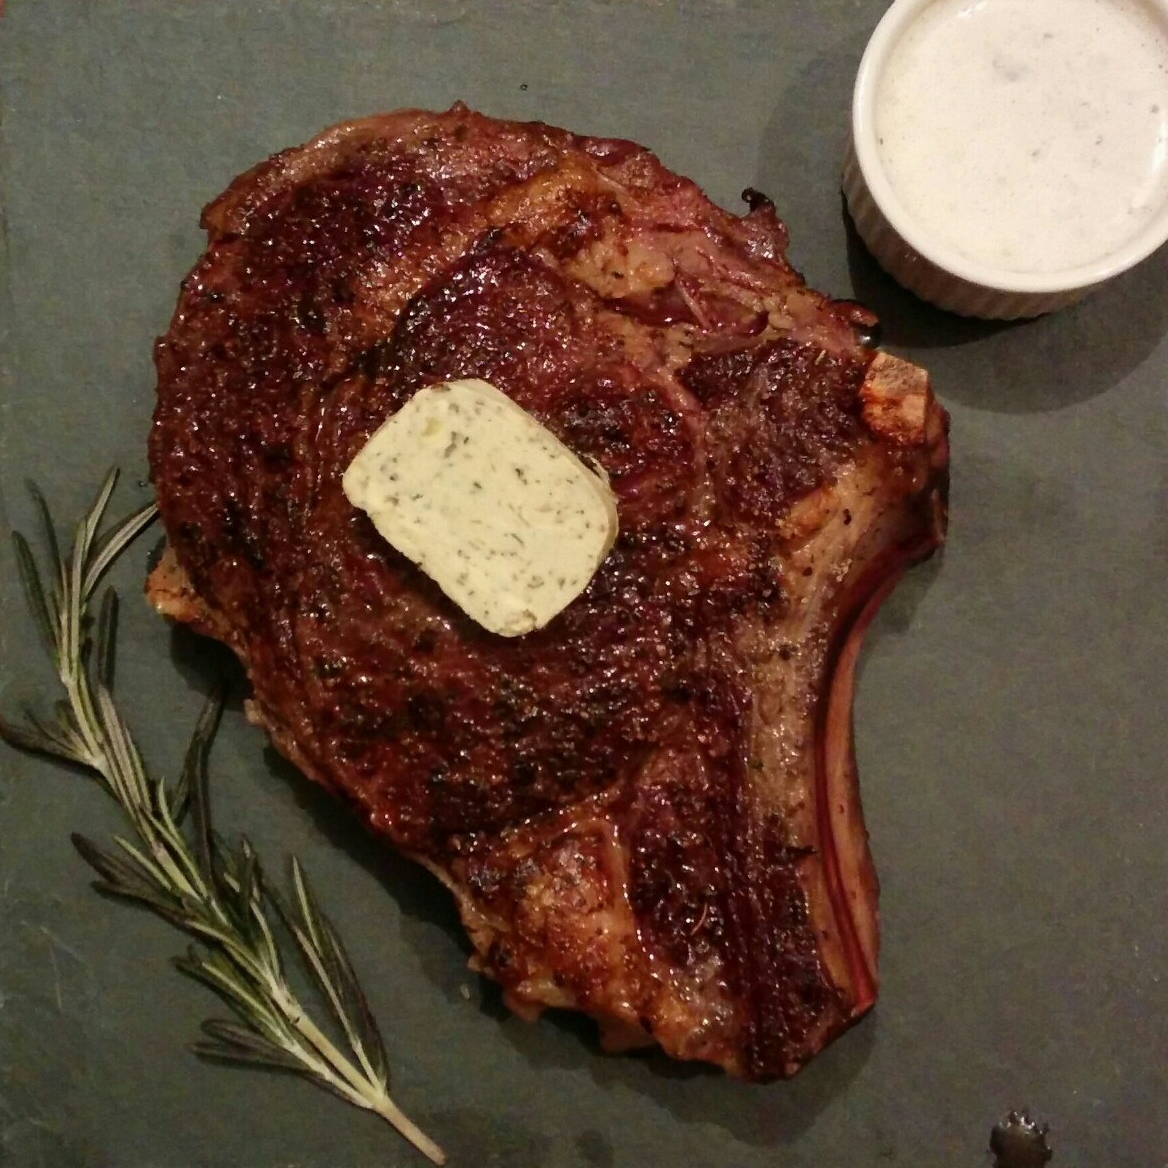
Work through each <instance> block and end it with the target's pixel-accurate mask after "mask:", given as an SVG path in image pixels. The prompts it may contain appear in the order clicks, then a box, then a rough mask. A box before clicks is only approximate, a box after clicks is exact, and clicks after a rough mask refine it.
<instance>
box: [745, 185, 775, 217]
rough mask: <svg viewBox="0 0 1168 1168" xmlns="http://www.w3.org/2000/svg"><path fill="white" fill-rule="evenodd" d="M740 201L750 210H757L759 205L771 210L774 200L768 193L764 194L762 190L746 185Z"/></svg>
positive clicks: (773, 206)
mask: <svg viewBox="0 0 1168 1168" xmlns="http://www.w3.org/2000/svg"><path fill="white" fill-rule="evenodd" d="M742 201H743V202H744V203H745V204H746V205H747V206H748V207H749V208H750V209H751V210H752V211H757V210H758V209H759V207H769V208H770V209H771V210H772V211H773V210H774V209H775V203H774V200H773V199H772V198H771V197H770V196H769V195H764V194H763V193H762V191H758V190H755V188H754V187H747V188H746V190H744V191H743V192H742Z"/></svg>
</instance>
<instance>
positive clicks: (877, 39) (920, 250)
mask: <svg viewBox="0 0 1168 1168" xmlns="http://www.w3.org/2000/svg"><path fill="white" fill-rule="evenodd" d="M935 2H936V0H895V3H893V5H892V6H891V7H890V8H889V9H888V11H887V12H886V13H885V14H884V16H883V18H882V19H881V21H880V23H879V24H878V25H877V26H876V31H875V32H874V33H873V34H872V39H871V40H870V41H869V42H868V47H867V49H866V50H865V52H864V56H863V59H862V60H861V62H860V71H859V73H858V74H857V75H856V87H855V92H854V95H853V98H852V134H851V139H850V141H849V146H848V152H847V158H846V160H845V162H844V170H843V190H844V195H845V196H846V198H847V201H848V210H849V211H850V212H851V215H852V219H853V220H854V222H855V224H856V230H857V231H858V232H859V235H860V238H861V239H862V240H863V241H864V243H865V245H866V246H867V248H868V250H869V251H870V252H871V253H872V255H873V256H874V257H875V258H876V261H877V262H878V263H879V264H880V266H881V267H882V268H883V269H884V270H885V271H886V272H888V274H889V275H890V276H892V278H893V279H894V280H896V281H897V282H898V283H899V284H903V285H904V287H906V288H908V289H909V290H910V291H912V292H915V293H916V294H917V295H918V296H920V297H921V299H923V300H928V301H930V302H931V303H933V304H936V305H938V306H939V307H941V308H945V309H948V310H949V311H950V312H956V313H960V314H961V315H962V316H977V317H984V318H988V319H997V320H1015V319H1018V318H1020V317H1029V316H1041V315H1042V314H1043V313H1046V312H1052V311H1053V310H1054V309H1056V308H1062V307H1063V306H1064V305H1067V304H1073V303H1074V302H1075V301H1076V300H1079V299H1081V298H1082V297H1083V296H1085V295H1086V294H1087V293H1088V292H1090V291H1091V290H1092V289H1094V288H1096V287H1098V286H1099V285H1100V284H1102V283H1104V282H1106V281H1107V280H1110V279H1111V278H1112V277H1114V276H1118V275H1119V274H1120V273H1121V272H1125V271H1127V270H1128V269H1129V268H1131V267H1134V266H1135V265H1136V264H1137V263H1139V262H1140V261H1141V260H1142V259H1145V258H1146V257H1147V256H1149V255H1150V254H1151V253H1152V252H1153V251H1155V250H1156V249H1157V248H1158V247H1159V246H1160V245H1161V244H1162V243H1164V242H1165V240H1168V203H1166V204H1165V206H1164V207H1162V208H1161V210H1160V212H1159V213H1158V214H1157V215H1155V216H1154V217H1153V218H1152V219H1151V220H1150V221H1149V222H1148V223H1147V224H1146V225H1145V226H1144V228H1143V229H1142V230H1141V231H1140V232H1139V233H1138V234H1137V235H1135V236H1134V237H1133V238H1131V239H1130V240H1128V241H1127V242H1126V243H1125V244H1124V245H1123V246H1122V247H1119V248H1117V249H1116V250H1115V251H1113V252H1112V253H1110V254H1109V255H1107V256H1105V257H1104V258H1103V259H1101V260H1097V261H1095V262H1094V263H1090V264H1084V265H1081V266H1079V267H1074V268H1068V269H1066V270H1065V271H1061V272H1044V273H1034V274H1029V273H1018V272H1009V271H1003V270H1000V269H996V268H993V267H990V266H988V265H985V264H979V263H977V262H976V261H973V260H970V259H968V258H966V257H965V256H963V255H961V254H960V253H958V252H956V251H954V250H953V249H951V248H949V247H947V246H946V244H945V243H944V242H943V241H940V242H939V241H938V240H937V239H936V238H934V237H933V236H930V235H929V234H928V233H927V232H925V231H924V230H923V229H922V228H921V226H920V224H919V223H918V222H917V221H916V220H915V219H914V218H913V216H912V215H910V214H909V213H908V212H907V211H906V210H905V208H904V205H903V203H902V202H901V201H900V200H899V199H898V198H897V196H896V193H895V191H894V190H893V189H892V186H891V184H890V182H889V180H888V177H887V174H886V172H885V169H884V165H883V162H882V160H881V157H880V148H879V145H878V143H877V140H876V128H875V122H876V118H875V106H876V95H877V91H878V90H879V86H880V81H881V79H882V78H883V76H884V70H885V67H886V66H887V64H888V59H889V57H890V55H891V53H892V50H893V49H894V48H895V47H896V45H897V43H898V42H899V40H900V38H901V36H902V35H903V34H904V32H905V30H906V29H907V28H908V26H909V25H910V24H911V23H912V22H913V21H914V20H916V19H917V17H918V16H920V14H921V13H922V12H923V11H924V9H926V8H927V7H929V5H930V4H933V3H935ZM1144 3H1145V4H1146V5H1147V6H1148V7H1149V9H1151V10H1152V11H1154V12H1155V13H1156V14H1157V15H1159V16H1160V17H1161V18H1162V19H1164V21H1165V23H1166V24H1168V0H1144Z"/></svg>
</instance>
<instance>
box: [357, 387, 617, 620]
mask: <svg viewBox="0 0 1168 1168" xmlns="http://www.w3.org/2000/svg"><path fill="white" fill-rule="evenodd" d="M343 485H344V490H345V495H346V496H347V497H348V499H349V501H350V502H351V503H352V504H353V505H354V506H355V507H359V508H360V509H361V510H362V511H364V512H365V513H366V514H368V516H369V518H370V519H372V520H373V524H374V526H375V527H376V528H377V530H378V531H379V532H380V533H381V535H382V537H383V538H384V539H386V540H387V541H388V542H389V543H390V544H392V545H393V546H394V547H395V548H397V550H398V551H399V552H401V553H402V555H404V556H406V557H407V558H408V559H410V560H412V561H413V562H414V563H415V564H417V565H418V567H419V568H421V569H422V571H423V572H425V573H426V575H427V576H429V577H430V578H431V579H432V580H433V581H434V582H435V583H436V584H437V585H438V587H439V588H441V589H442V591H443V592H445V593H446V595H447V596H449V597H450V599H451V600H453V601H454V603H455V604H457V605H458V607H459V608H461V609H462V610H463V612H465V613H466V614H467V615H468V616H470V617H471V618H473V619H474V620H476V621H477V622H478V623H479V624H480V625H482V626H483V627H484V628H486V629H489V630H490V631H491V632H493V633H500V634H502V635H503V636H505V637H515V636H519V635H520V634H522V633H528V632H531V630H532V629H538V628H542V627H543V626H544V625H546V624H547V623H548V621H550V620H551V619H552V618H553V617H554V616H556V614H557V613H559V612H562V611H563V609H564V608H566V607H567V606H568V605H569V604H570V603H571V602H572V601H573V600H574V599H575V598H576V597H577V596H579V595H580V593H581V592H583V591H584V589H585V588H586V587H587V586H588V582H589V580H591V579H592V576H593V574H594V573H595V571H596V569H597V568H598V567H599V566H600V564H601V562H602V561H603V560H604V557H605V556H606V555H608V552H609V549H610V548H611V547H612V544H613V541H614V540H615V539H616V533H617V513H616V501H615V499H614V497H613V493H612V491H611V489H610V488H609V486H608V483H607V482H605V481H604V479H603V478H601V477H600V476H599V475H597V474H595V473H594V472H593V471H591V470H590V469H589V468H588V467H587V466H585V465H584V463H583V462H581V461H580V459H579V458H577V457H576V455H575V454H573V453H572V451H570V450H569V449H568V448H567V447H566V446H565V445H564V444H563V443H562V442H560V440H559V439H558V438H557V437H556V436H555V435H554V434H552V433H551V432H550V431H549V430H547V429H546V428H545V427H543V426H542V425H541V424H540V423H539V422H537V421H536V420H535V418H533V417H532V416H531V415H530V414H528V413H527V412H526V411H525V410H523V409H521V408H520V407H519V406H517V405H516V404H515V403H514V402H513V401H512V400H511V399H510V398H509V397H507V395H506V394H504V393H502V392H500V391H499V390H497V389H496V388H495V387H494V386H493V385H491V384H490V383H489V382H486V381H479V380H466V381H448V382H445V383H443V384H441V385H431V386H429V387H427V388H426V389H422V390H419V391H418V392H417V393H416V394H415V395H414V396H413V397H412V398H411V399H410V400H409V401H408V402H407V403H406V404H405V405H404V406H403V407H402V408H401V409H400V410H399V411H398V412H397V413H396V414H394V416H393V417H392V418H390V419H389V420H388V421H387V422H386V423H385V424H384V425H382V426H381V427H380V429H378V430H377V431H376V432H375V433H374V434H373V436H372V437H371V438H370V439H369V441H368V442H367V443H366V444H365V446H364V447H363V448H362V449H361V451H360V453H359V454H358V455H357V457H356V458H354V459H353V461H352V462H351V463H350V464H349V468H348V470H346V471H345V477H344V480H343Z"/></svg>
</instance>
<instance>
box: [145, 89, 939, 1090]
mask: <svg viewBox="0 0 1168 1168" xmlns="http://www.w3.org/2000/svg"><path fill="white" fill-rule="evenodd" d="M746 198H747V200H748V202H749V203H750V210H749V213H748V214H746V215H744V216H742V217H736V216H734V215H730V214H728V213H726V212H724V211H722V210H720V209H719V208H718V207H715V206H714V205H713V204H711V203H710V202H709V200H707V199H706V198H705V196H703V195H702V193H701V192H700V191H699V190H698V188H697V187H696V186H695V185H694V184H693V183H691V182H689V181H688V180H686V179H683V178H679V177H678V176H677V175H674V174H672V173H670V172H669V171H668V170H666V169H665V168H664V167H662V165H661V164H660V163H659V162H658V161H657V160H656V158H654V157H653V155H652V154H650V153H649V152H648V151H646V150H644V149H642V148H641V147H639V146H636V145H634V144H632V143H630V142H624V141H614V140H607V139H599V138H587V137H578V136H576V135H573V134H570V133H567V132H566V131H563V130H558V129H554V128H551V127H548V126H544V125H539V124H520V123H515V122H504V121H497V120H493V119H491V118H487V117H483V116H480V115H478V114H475V113H472V112H470V111H468V110H467V109H465V108H464V107H462V106H460V105H459V106H455V107H454V108H452V109H451V110H449V111H447V112H446V113H441V114H435V113H427V112H419V111H406V112H400V113H394V114H388V115H385V116H381V117H372V118H367V119H364V120H361V121H357V122H351V123H348V124H346V125H342V126H338V127H336V128H334V129H332V130H329V131H327V132H326V133H324V134H322V135H321V136H320V137H318V138H316V139H315V140H314V141H312V142H310V143H308V144H307V145H306V146H303V147H301V148H299V149H294V150H287V151H285V152H284V153H282V154H278V155H276V156H275V157H273V158H271V159H269V160H268V161H266V162H264V163H262V164H261V165H259V166H257V167H256V168H255V169H254V170H252V171H249V172H248V173H247V174H245V175H243V176H242V177H241V178H239V179H237V180H236V181H235V182H234V183H232V185H231V187H230V188H229V189H228V190H227V191H226V193H225V194H223V195H222V196H220V197H219V198H218V199H217V200H215V202H213V203H212V204H211V205H210V206H209V207H208V208H207V209H206V211H205V212H204V215H203V224H204V226H205V227H206V229H207V232H208V235H209V244H208V247H207V251H206V253H205V254H204V255H203V257H202V259H201V260H200V261H199V263H198V264H197V265H196V267H195V268H194V270H193V271H192V272H191V274H190V275H189V276H188V277H187V278H186V280H185V281H184V282H183V285H182V293H181V296H180V298H179V302H178V307H177V310H176V312H175V315H174V319H173V322H172V324H171V327H170V331H169V332H168V333H167V335H166V336H165V337H164V338H162V339H161V340H160V341H159V342H158V346H157V352H156V361H157V367H158V404H157V412H156V414H155V420H154V427H153V432H152V434H151V438H150V461H151V469H152V474H153V480H154V485H155V488H156V490H157V494H158V502H159V505H160V507H161V510H162V517H163V520H164V523H165V527H166V532H167V536H168V540H169V550H168V552H167V553H166V555H165V557H164V559H163V561H162V563H161V564H160V566H159V567H158V568H157V569H156V570H155V572H154V574H153V575H152V577H151V579H150V582H149V586H148V589H149V593H150V597H151V600H152V601H153V603H154V604H155V605H156V607H157V608H158V609H160V610H161V611H162V612H164V613H167V614H168V615H170V616H173V617H175V618H177V619H178V620H181V621H185V622H188V623H190V624H191V625H193V626H194V627H195V628H197V629H199V630H201V631H202V632H205V633H207V634H210V635H211V636H213V637H217V638H219V639H220V640H222V641H224V642H226V644H228V645H229V646H231V648H232V649H233V650H234V651H235V652H236V654H238V656H239V658H240V660H241V661H242V662H243V664H244V666H245V667H246V669H247V673H248V676H249V678H250V681H251V684H252V686H253V689H254V699H253V702H252V704H251V710H252V714H253V717H254V719H255V720H256V721H257V722H259V723H260V724H261V725H262V726H264V727H265V728H266V729H267V731H268V733H269V734H270V735H271V737H272V740H273V741H274V743H275V744H276V746H277V747H278V748H279V750H280V751H281V752H282V753H284V754H285V755H287V757H288V758H290V759H292V760H293V761H294V762H295V763H297V764H298V765H299V766H300V767H301V768H303V770H304V771H305V772H306V773H307V774H308V775H310V776H311V777H312V778H314V779H315V780H317V781H319V782H321V783H323V784H325V785H326V786H328V787H329V788H331V789H333V790H334V791H336V792H338V793H339V794H340V795H342V796H343V797H344V798H345V799H346V800H348V801H349V803H350V804H351V805H352V806H353V807H354V808H355V809H356V810H357V811H358V812H359V814H360V815H361V816H362V817H363V818H364V819H365V820H367V821H368V822H369V823H370V824H371V825H372V826H373V827H374V828H375V829H376V830H377V831H379V832H383V833H384V834H385V835H386V836H387V837H388V838H389V839H390V840H391V841H392V842H393V843H394V844H395V845H396V846H397V847H398V848H400V849H401V850H402V851H404V852H405V853H407V854H408V855H410V856H412V857H414V858H416V859H417V860H419V861H420V862H421V863H423V864H425V865H426V866H427V867H428V868H430V869H431V870H432V871H434V872H435V873H437V874H438V876H439V877H440V878H441V879H442V880H443V881H444V882H445V883H446V884H447V885H448V886H449V888H450V889H451V891H452V892H453V893H454V895H455V897H456V898H457V900H458V905H459V908H460V911H461V913H462V918H463V921H464V922H465V924H466V927H467V930H468V931H469V934H470V937H471V940H472V942H473V944H474V947H475V950H476V952H477V956H476V958H475V963H476V965H477V967H478V968H480V969H481V970H483V971H484V972H485V973H487V974H489V975H490V976H491V977H493V978H495V979H496V980H497V981H499V982H500V983H501V984H502V986H503V987H504V989H505V992H506V998H507V1001H508V1003H509V1004H510V1005H511V1006H512V1008H513V1009H515V1010H516V1011H517V1012H518V1013H520V1014H526V1015H533V1014H535V1013H537V1012H538V1011H539V1010H540V1008H542V1007H544V1006H567V1007H575V1008H578V1009H581V1010H585V1011H587V1012H588V1013H590V1014H592V1015H594V1016H595V1017H596V1018H598V1019H599V1020H600V1022H601V1024H602V1028H603V1033H604V1037H605V1039H606V1042H607V1043H608V1044H609V1045H610V1046H628V1045H635V1044H636V1043H638V1042H640V1043H642V1044H643V1043H647V1042H652V1041H655V1042H657V1043H660V1045H661V1046H662V1047H663V1048H664V1049H665V1050H666V1051H667V1052H668V1053H669V1054H671V1055H674V1056H676V1057H678V1058H685V1059H704V1060H708V1061H710V1062H713V1063H718V1064H720V1065H721V1066H723V1067H725V1068H726V1069H727V1070H728V1071H730V1072H732V1073H734V1074H736V1075H741V1076H745V1077H748V1078H752V1079H765V1078H769V1077H773V1076H776V1075H786V1074H790V1073H791V1072H793V1071H794V1070H795V1069H796V1068H797V1067H798V1066H799V1065H800V1064H801V1063H802V1062H804V1061H805V1060H806V1059H807V1058H808V1057H809V1056H811V1055H812V1054H814V1053H815V1052H816V1051H817V1050H819V1049H820V1048H821V1047H822V1046H823V1045H824V1044H825V1043H826V1042H827V1041H828V1040H829V1039H831V1038H832V1037H833V1036H834V1035H836V1034H837V1033H839V1032H840V1031H841V1030H842V1029H844V1028H845V1027H846V1026H848V1025H849V1024H850V1023H851V1022H852V1021H854V1020H855V1019H856V1018H857V1017H859V1016H860V1015H861V1014H862V1013H864V1011H866V1010H867V1009H868V1008H869V1006H870V1005H871V1004H872V1002H873V1000H874V997H875V993H876V951H877V928H876V880H875V876H874V873H873V870H872V866H871V861H870V859H869V855H868V848H867V840H866V835H865V831H864V826H863V822H862V819H861V815H860V803H859V796H858V792H857V788H856V781H855V770H854V766H853V757H852V748H851V725H850V721H851V684H852V680H851V679H852V667H853V664H854V661H855V656H856V652H857V649H858V642H859V635H860V633H861V631H862V628H863V626H864V624H865V623H866V621H867V619H868V617H869V616H870V615H871V612H872V611H873V609H874V607H875V605H876V603H877V602H878V601H879V599H880V598H881V597H882V596H883V595H884V594H885V593H886V592H887V590H888V588H889V587H890V586H891V584H892V582H893V580H894V579H895V578H896V576H897V575H898V574H899V573H900V571H901V570H902V569H903V568H904V567H905V566H906V565H907V564H908V563H910V562H912V561H913V560H915V559H919V558H921V557H922V556H924V555H927V554H928V553H929V552H930V551H931V550H932V549H933V548H934V547H936V546H937V544H938V543H939V542H940V540H941V538H942V534H943V526H944V484H945V473H946V461H947V446H946V438H945V431H946V417H945V414H944V412H943V410H942V409H941V408H940V407H939V406H938V405H937V404H936V402H935V401H934V399H933V396H932V394H931V393H930V391H929V387H928V381H927V378H926V376H925V374H924V373H923V371H921V370H919V369H917V368H916V367H915V366H912V365H909V364H907V363H905V362H902V361H898V360H897V359H895V358H892V357H889V356H887V355H884V354H880V353H874V352H873V351H871V350H870V349H868V348H865V347H864V345H863V344H862V343H861V342H862V329H863V328H865V327H868V326H871V325H872V324H873V323H874V322H873V321H872V319H871V318H870V317H869V316H868V315H867V314H866V313H865V312H864V310H862V309H860V308H859V306H857V305H854V304H848V303H843V302H833V301H831V300H829V299H827V298H825V297H823V296H821V295H819V294H818V293H816V292H813V291H811V290H810V289H808V288H807V287H806V286H805V285H804V283H803V281H802V279H801V277H800V276H799V275H798V273H796V272H795V271H794V270H793V269H792V268H791V267H790V266H789V265H788V264H787V262H786V259H785V256H784V252H785V248H786V242H787V239H786V232H785V230H784V228H783V226H782V224H781V223H780V222H779V220H778V219H777V218H776V217H775V214H774V211H773V208H772V206H771V204H770V202H769V201H768V200H767V199H765V198H764V197H763V196H761V195H758V194H757V193H755V192H747V194H746ZM463 377H481V378H485V379H486V380H488V381H491V382H493V383H494V384H495V385H497V386H498V387H499V388H500V389H502V390H503V391H504V392H505V393H507V394H509V395H510V396H511V397H512V398H513V399H514V400H515V401H516V402H518V403H519V404H520V405H522V406H523V407H524V408H525V409H527V410H529V411H530V412H531V413H532V414H533V415H534V416H535V417H536V418H538V419H539V420H540V421H541V422H543V423H544V424H545V425H547V426H548V427H549V428H550V429H551V430H552V431H553V432H554V433H555V434H556V435H557V436H558V437H559V438H560V439H562V440H563V441H564V442H565V443H566V444H567V445H568V446H569V447H571V448H572V449H573V450H574V451H576V452H577V453H578V454H580V455H582V456H585V457H587V458H590V459H594V460H595V461H596V462H598V463H599V464H601V466H603V468H604V470H605V471H606V472H607V474H608V476H609V478H610V480H611V483H612V486H613V489H614V491H615V493H616V496H617V502H618V510H619V515H620V528H621V530H620V536H619V539H618V541H617V544H616V546H615V548H614V549H613V551H612V552H611V554H610V555H609V557H608V559H607V560H606V561H605V563H604V564H603V565H602V567H601V568H600V570H599V572H598V573H597V574H596V576H595V577H594V579H593V580H592V582H591V584H590V585H589V587H588V589H587V591H586V592H585V593H584V594H583V595H582V596H581V597H580V598H579V599H577V600H576V601H575V602H573V603H572V604H571V605H570V606H569V607H568V608H567V609H566V610H565V611H564V612H563V613H562V614H561V615H559V616H558V617H556V618H555V619H554V620H553V621H552V622H551V624H549V625H548V626H547V627H546V628H544V629H542V630H540V631H537V632H534V633H531V634H529V635H527V636H523V637H518V638H514V639H507V638H503V637H499V636H495V635H492V634H491V633H488V632H486V631H484V630H482V629H480V628H479V627H477V626H476V625H474V624H473V623H472V622H471V621H470V620H469V619H468V618H467V617H465V616H464V615H463V614H461V613H460V612H459V611H458V610H457V609H456V608H454V607H453V605H452V604H451V603H450V602H449V601H448V600H447V599H446V597H445V596H444V595H443V594H442V593H441V592H440V591H438V589H437V588H436V587H435V586H434V585H433V584H432V583H431V582H430V581H429V580H428V579H426V578H425V577H424V576H423V575H421V574H420V573H419V572H418V571H417V570H416V569H415V568H414V567H413V566H412V565H411V564H410V563H409V562H408V561H406V560H405V559H404V558H403V557H402V556H401V555H399V554H398V553H397V552H395V551H394V549H393V548H392V547H390V546H389V545H387V544H386V543H385V542H384V541H383V540H382V539H381V538H380V537H379V536H378V535H377V533H376V532H375V531H374V529H373V526H372V524H371V523H370V522H369V520H368V519H367V518H366V516H364V515H363V514H362V513H360V512H358V511H356V510H355V509H354V508H353V507H352V506H351V505H350V504H349V502H348V501H347V499H346V498H345V496H344V494H343V493H342V490H341V474H342V472H343V470H344V469H345V467H346V466H347V465H348V463H349V461H350V460H351V459H352V458H353V456H354V455H355V454H356V453H357V451H358V450H359V449H360V448H361V446H362V444H363V443H364V442H365V441H366V440H367V439H368V437H369V436H370V434H371V433H372V432H373V431H374V430H375V429H376V428H377V427H378V426H379V425H380V424H381V423H382V422H383V421H384V420H385V419H386V418H387V417H388V416H389V415H391V414H392V413H393V412H394V411H395V410H397V409H398V408H399V407H400V406H401V405H402V404H403V403H404V402H405V401H406V400H407V399H408V398H409V397H410V395H411V394H413V393H414V392H415V391H416V390H417V389H419V388H420V387H422V386H424V385H428V384H430V383H433V382H436V381H441V380H447V379H451V378H463Z"/></svg>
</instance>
